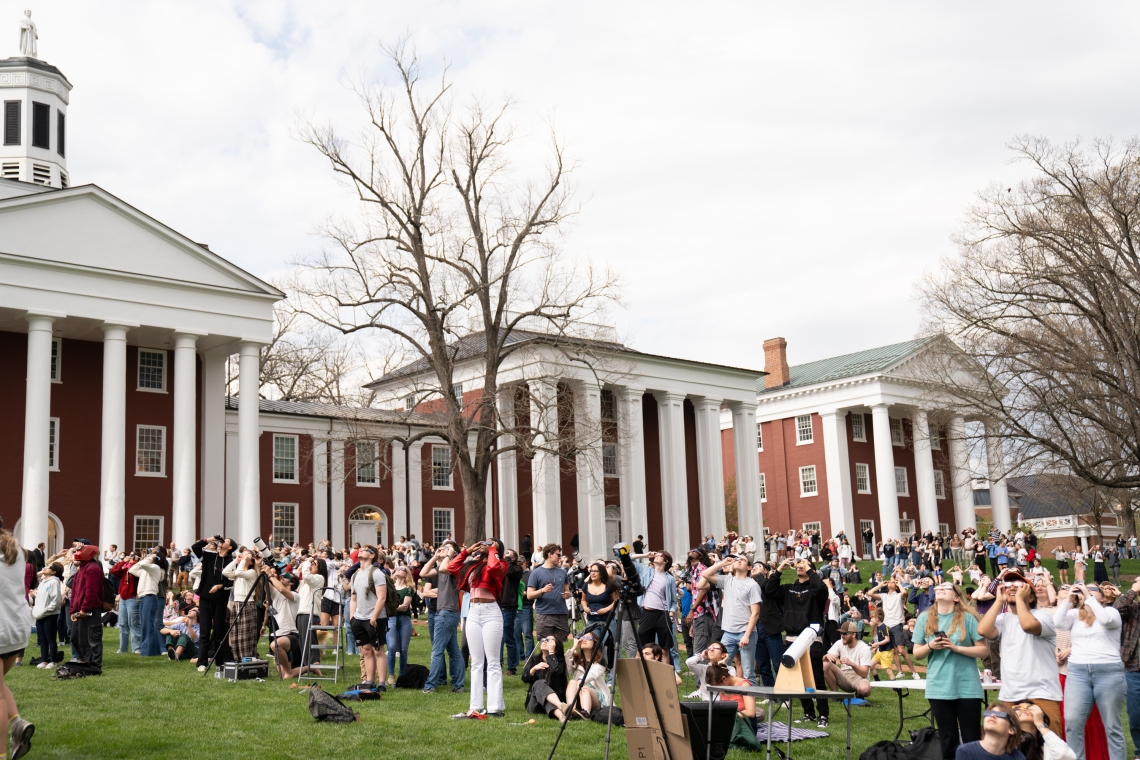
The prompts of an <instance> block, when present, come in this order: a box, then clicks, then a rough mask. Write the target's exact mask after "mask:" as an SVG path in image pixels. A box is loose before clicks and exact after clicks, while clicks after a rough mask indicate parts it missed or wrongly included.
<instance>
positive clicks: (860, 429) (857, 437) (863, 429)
mask: <svg viewBox="0 0 1140 760" xmlns="http://www.w3.org/2000/svg"><path fill="white" fill-rule="evenodd" d="M851 440H853V441H861V442H862V443H866V442H867V421H866V420H865V419H863V413H862V412H851Z"/></svg>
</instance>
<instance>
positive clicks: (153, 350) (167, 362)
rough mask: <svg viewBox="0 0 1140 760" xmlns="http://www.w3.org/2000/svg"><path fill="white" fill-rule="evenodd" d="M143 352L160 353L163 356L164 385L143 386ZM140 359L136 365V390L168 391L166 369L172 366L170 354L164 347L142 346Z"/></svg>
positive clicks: (146, 391)
mask: <svg viewBox="0 0 1140 760" xmlns="http://www.w3.org/2000/svg"><path fill="white" fill-rule="evenodd" d="M143 354H158V355H161V356H162V387H161V388H144V387H142V382H141V381H142V366H143V363H142V360H143ZM137 359H138V361H137V362H136V364H137V366H136V367H135V390H137V391H142V392H143V393H166V370H167V369H168V368H169V366H170V356H169V355H168V354H167V352H166V351H165V350H163V349H158V348H140V349H139V350H138V357H137Z"/></svg>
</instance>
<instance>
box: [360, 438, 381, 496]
mask: <svg viewBox="0 0 1140 760" xmlns="http://www.w3.org/2000/svg"><path fill="white" fill-rule="evenodd" d="M361 446H370V447H371V452H372V461H371V462H366V463H365V464H366V465H368V464H371V465H372V480H361V472H360V447H361ZM355 451H356V485H357V486H358V487H360V488H379V487H380V453H379V452H380V447H379V446H377V445H376V441H356V444H355Z"/></svg>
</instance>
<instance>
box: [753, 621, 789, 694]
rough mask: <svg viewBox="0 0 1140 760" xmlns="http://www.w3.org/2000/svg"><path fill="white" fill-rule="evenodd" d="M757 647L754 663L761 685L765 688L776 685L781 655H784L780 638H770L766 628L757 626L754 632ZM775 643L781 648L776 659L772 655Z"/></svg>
mask: <svg viewBox="0 0 1140 760" xmlns="http://www.w3.org/2000/svg"><path fill="white" fill-rule="evenodd" d="M752 633H753V636H754V639H755V641H754V642H753V643H754V644H755V645H756V653H755V654H754V655H753V661H754V662H755V663H756V670H757V671H758V672H759V673H760V683H762V684H764V685H765V686H775V685H776V670H777V669H778V668H779V667H780V655H781V654H783V653H784V648H783V645H782V644H780V637H779V636H769V635H768V632H767V631H766V630H764V626H762V625H758V626H756V630H754V631H753V632H752ZM773 641H774V642H775V643H776V646H778V647H780V651H779V654H777V655H776V656H775V657H774V658H773V657H772V656H771V655H770V652H771V648H770V647H771V643H770V642H773Z"/></svg>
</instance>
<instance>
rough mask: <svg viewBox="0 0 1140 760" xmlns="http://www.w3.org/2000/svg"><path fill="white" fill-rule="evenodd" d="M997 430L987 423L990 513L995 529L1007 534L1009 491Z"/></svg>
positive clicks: (994, 426) (1008, 524) (1008, 526)
mask: <svg viewBox="0 0 1140 760" xmlns="http://www.w3.org/2000/svg"><path fill="white" fill-rule="evenodd" d="M995 428H996V425H995V424H994V423H992V422H986V423H985V431H986V464H987V466H988V469H989V481H990V512H991V513H992V515H993V522H994V527H995V528H997V529H998V530H1000V531H1002V532H1003V533H1005V532H1006V531H1008V530H1009V528H1010V515H1009V491H1008V490H1007V489H1006V485H1005V462H1004V461H1003V457H1002V454H1001V437H1000V436H998V435H997V431H996V429H995Z"/></svg>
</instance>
